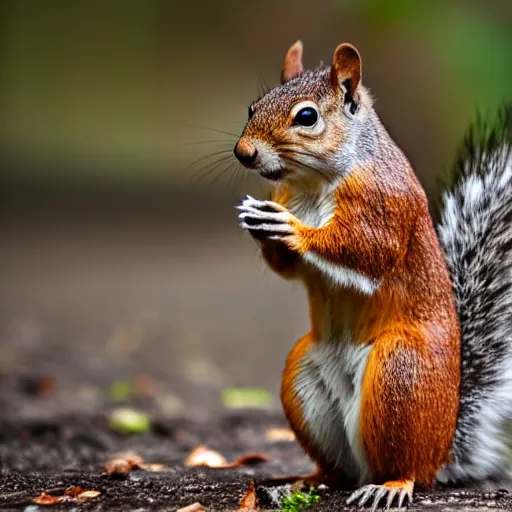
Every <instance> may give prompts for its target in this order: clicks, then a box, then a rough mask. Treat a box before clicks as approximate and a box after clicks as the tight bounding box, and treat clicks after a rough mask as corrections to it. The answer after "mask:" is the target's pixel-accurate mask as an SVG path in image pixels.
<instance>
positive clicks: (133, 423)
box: [109, 407, 151, 434]
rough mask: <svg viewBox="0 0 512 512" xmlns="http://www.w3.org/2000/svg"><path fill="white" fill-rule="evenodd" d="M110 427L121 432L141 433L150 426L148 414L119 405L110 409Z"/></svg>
mask: <svg viewBox="0 0 512 512" xmlns="http://www.w3.org/2000/svg"><path fill="white" fill-rule="evenodd" d="M109 425H110V428H111V429H112V430H115V431H117V432H121V433H123V434H143V433H144V432H147V431H148V430H149V429H150V428H151V423H150V421H149V416H148V415H147V414H146V413H144V412H141V411H137V410H135V409H130V408H128V407H121V408H119V409H115V410H114V411H112V413H111V415H110V421H109Z"/></svg>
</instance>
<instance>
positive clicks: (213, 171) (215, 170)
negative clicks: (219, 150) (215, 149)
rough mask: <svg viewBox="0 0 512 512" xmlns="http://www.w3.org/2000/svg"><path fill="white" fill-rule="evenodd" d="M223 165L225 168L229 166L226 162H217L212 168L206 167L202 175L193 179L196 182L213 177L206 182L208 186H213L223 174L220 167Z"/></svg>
mask: <svg viewBox="0 0 512 512" xmlns="http://www.w3.org/2000/svg"><path fill="white" fill-rule="evenodd" d="M224 165H226V167H227V166H228V165H231V164H230V163H229V162H227V161H226V160H223V161H221V162H217V163H216V164H215V165H214V166H213V167H207V168H206V169H203V172H202V174H201V175H200V176H197V177H195V178H194V179H195V180H197V181H203V180H205V179H206V178H211V177H212V176H213V178H212V179H210V180H209V182H208V183H210V184H213V183H215V182H216V181H217V179H218V178H219V177H220V176H221V175H222V174H223V173H224V170H225V168H224V169H222V167H223V166H224ZM219 169H220V170H219Z"/></svg>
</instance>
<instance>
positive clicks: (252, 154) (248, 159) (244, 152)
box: [234, 139, 258, 167]
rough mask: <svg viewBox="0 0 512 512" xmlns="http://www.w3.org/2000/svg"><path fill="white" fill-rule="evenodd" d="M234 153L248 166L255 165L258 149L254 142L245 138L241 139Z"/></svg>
mask: <svg viewBox="0 0 512 512" xmlns="http://www.w3.org/2000/svg"><path fill="white" fill-rule="evenodd" d="M234 153H235V156H236V157H237V158H238V161H239V162H240V163H241V164H243V165H245V166H246V167H250V166H251V165H253V164H254V162H255V160H256V156H257V155H258V151H257V149H256V147H255V146H254V144H252V143H251V142H249V141H246V140H243V139H240V140H239V141H238V142H237V144H236V146H235V150H234Z"/></svg>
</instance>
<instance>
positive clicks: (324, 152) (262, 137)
mask: <svg viewBox="0 0 512 512" xmlns="http://www.w3.org/2000/svg"><path fill="white" fill-rule="evenodd" d="M302 48H303V47H302V43H301V41H297V42H296V43H294V44H293V45H292V46H291V47H290V49H289V50H288V52H287V53H286V56H285V59H284V65H283V69H282V72H281V84H280V85H278V86H276V87H274V88H272V89H271V90H270V91H269V92H268V93H267V94H265V95H264V96H263V97H262V98H260V99H258V100H256V101H254V102H253V103H252V104H251V105H250V106H249V119H248V121H247V124H246V126H245V128H244V131H243V133H242V135H241V137H240V139H239V140H238V142H237V144H236V146H235V149H234V153H235V156H236V157H237V158H238V160H239V161H240V162H241V163H242V164H243V165H244V166H245V167H247V168H249V169H252V170H255V171H257V172H259V174H260V175H261V176H263V177H264V178H267V179H269V180H274V181H277V180H286V181H289V182H292V183H293V182H295V183H307V184H308V185H309V184H310V183H311V182H314V181H316V182H319V183H320V182H324V181H326V180H327V181H333V180H335V179H336V178H337V177H339V176H340V175H343V174H344V173H345V172H347V171H348V169H350V167H352V166H353V164H354V163H355V162H357V161H358V160H360V159H361V158H360V156H359V153H358V134H359V133H360V132H361V129H362V127H363V126H364V124H365V120H366V118H367V117H368V114H369V113H370V112H371V111H372V101H371V98H370V96H369V94H368V92H367V91H366V89H365V88H364V87H363V86H362V84H361V57H360V55H359V52H358V51H357V50H356V48H355V47H354V46H352V45H351V44H348V43H344V44H341V45H340V46H338V47H337V48H336V50H335V52H334V55H333V60H332V65H331V66H329V67H325V66H324V67H320V68H318V69H316V70H312V71H309V70H307V71H305V70H304V66H303V64H302Z"/></svg>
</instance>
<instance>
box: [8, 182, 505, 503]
mask: <svg viewBox="0 0 512 512" xmlns="http://www.w3.org/2000/svg"><path fill="white" fill-rule="evenodd" d="M4 193H5V189H4ZM91 197H92V198H93V199H91ZM2 199H3V200H2V215H1V216H0V238H1V247H0V272H1V283H2V284H1V289H0V471H1V472H0V509H2V510H26V511H27V512H31V511H32V512H33V511H35V510H39V509H42V507H39V508H37V507H36V505H34V504H33V503H32V500H33V499H34V498H36V497H37V496H38V495H39V494H40V493H41V492H42V491H46V492H48V493H50V494H55V495H59V494H62V493H63V492H64V490H65V489H66V488H68V487H69V486H73V485H78V486H81V487H83V488H84V489H90V490H97V491H100V492H101V495H100V496H99V497H98V498H95V499H93V500H91V501H88V502H84V503H80V504H76V503H67V504H61V505H56V506H53V507H49V509H52V510H53V509H58V508H59V507H60V508H63V509H67V508H70V509H74V510H82V509H84V510H85V509H90V510H176V509H177V508H179V507H181V506H185V505H189V504H191V503H194V502H196V501H199V502H200V503H202V504H203V505H205V506H208V507H209V509H210V510H236V508H237V506H238V504H239V503H240V499H241V497H242V496H243V495H244V493H245V492H246V491H247V489H248V487H249V483H250V481H254V482H255V486H256V490H257V494H258V497H259V501H260V506H261V507H262V508H263V509H269V510H270V509H275V510H278V509H279V500H280V494H279V493H280V492H286V490H287V489H286V488H280V489H279V488H278V489H276V488H273V487H270V486H269V485H268V478H269V477H271V476H279V475H284V474H289V473H306V472H308V471H310V470H311V469H312V466H311V463H310V462H309V460H308V459H307V458H306V457H305V456H304V454H303V453H302V451H301V449H300V448H299V446H298V445H297V444H296V443H295V442H293V441H280V442H275V441H270V440H269V439H268V438H267V436H266V431H267V429H268V428H269V427H275V426H285V425H286V424H285V421H284V418H283V415H282V412H281V410H280V405H279V402H278V399H277V395H278V393H277V392H278V388H279V377H280V372H281V369H282V366H283V364H284V360H285V357H286V354H287V352H288V350H289V349H290V348H291V346H292V344H293V341H294V340H295V339H297V338H298V337H299V336H301V335H302V334H303V333H304V332H306V330H307V307H306V303H305V300H304V294H303V293H302V290H301V289H300V286H298V285H293V284H290V283H285V282H283V281H281V280H279V279H278V278H276V277H274V276H272V275H271V274H270V273H268V272H265V271H264V270H263V266H262V265H261V264H260V263H259V262H258V258H257V256H256V254H255V250H254V246H253V245H252V242H251V240H249V239H248V238H246V237H244V236H242V235H241V234H240V233H239V232H238V229H237V226H236V214H235V212H234V211H233V208H232V206H233V205H232V203H231V199H229V198H224V199H223V200H222V201H220V202H215V201H212V200H210V199H208V197H207V196H202V195H200V194H195V195H194V194H184V193H177V194H175V195H174V196H173V195H170V194H169V193H168V192H166V191H165V192H158V191H151V192H150V193H148V194H146V196H144V192H141V191H137V193H132V192H129V193H126V194H124V195H122V197H121V196H119V195H115V194H104V195H102V194H101V193H96V194H95V195H93V196H91V195H90V194H89V195H80V194H77V193H76V191H73V190H66V191H65V192H63V191H60V192H59V193H53V195H52V193H50V192H48V191H44V190H41V189H38V190H36V191H33V190H32V191H28V190H25V189H24V188H23V187H21V188H12V189H11V190H9V193H7V194H5V195H4V196H3V198H2ZM126 382H130V383H133V382H135V383H137V382H138V383H139V384H140V383H141V382H142V383H145V384H144V385H143V386H142V387H145V389H144V392H138V393H135V394H134V393H131V395H130V396H129V397H119V396H118V395H119V390H117V391H116V390H115V389H116V388H115V386H116V384H117V385H119V383H126ZM148 383H149V384H148ZM247 386H249V387H258V388H264V389H266V390H268V391H269V392H270V394H271V396H273V397H274V399H273V403H271V404H269V405H268V406H267V407H266V408H264V409H242V410H231V409H228V408H226V407H225V406H224V405H223V404H222V402H221V400H220V399H219V397H220V394H221V392H222V390H223V389H225V388H227V387H247ZM148 388H150V389H148ZM139 391H140V390H139ZM134 395H136V396H134ZM124 405H129V406H130V407H133V408H136V409H137V410H140V411H144V412H146V413H147V414H148V415H149V417H150V418H151V428H150V429H149V430H148V431H147V432H145V433H143V434H132V435H123V434H118V433H116V432H114V431H113V430H112V429H111V428H110V426H109V417H110V415H111V413H112V411H113V410H115V409H116V408H118V407H120V406H124ZM201 444H204V445H206V446H208V447H209V448H211V449H214V450H218V451H219V452H220V453H221V454H222V455H224V456H225V457H226V458H227V459H228V460H231V459H233V458H235V457H237V456H239V455H242V454H244V453H247V452H264V453H265V454H267V455H268V456H269V457H270V460H269V461H268V462H264V463H261V464H259V465H255V466H248V467H244V468H239V469H231V470H210V469H205V468H188V467H186V466H185V465H184V460H185V457H186V456H187V454H189V453H190V451H191V450H193V449H194V448H196V447H197V446H198V445H201ZM126 451H130V452H135V453H136V454H138V455H139V456H141V457H142V458H143V459H144V461H145V462H147V463H160V464H163V468H162V469H161V470H160V471H158V472H151V471H144V470H137V471H133V472H131V473H130V474H129V476H128V477H127V478H125V479H112V478H110V477H108V476H107V475H106V473H105V471H104V470H103V467H102V465H103V464H104V463H105V462H107V461H108V460H109V459H110V458H112V457H113V456H115V455H117V454H119V453H124V452H126ZM501 487H502V486H492V487H490V488H489V489H488V490H486V491H485V492H484V491H481V490H437V491H435V492H433V491H431V492H428V493H421V492H419V493H417V495H416V498H415V503H414V506H413V507H412V509H411V510H452V509H464V510H469V509H477V510H487V509H497V510H512V500H511V498H510V496H511V495H510V494H509V493H508V492H507V491H506V490H504V489H501ZM319 493H320V502H319V504H318V505H316V510H325V511H330V510H344V509H345V499H346V496H347V492H346V491H345V492H344V491H332V490H327V489H322V490H320V491H319Z"/></svg>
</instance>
